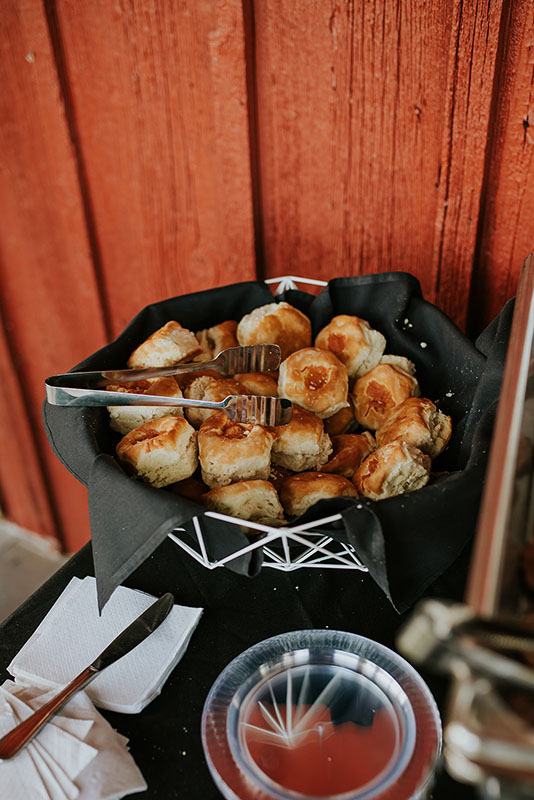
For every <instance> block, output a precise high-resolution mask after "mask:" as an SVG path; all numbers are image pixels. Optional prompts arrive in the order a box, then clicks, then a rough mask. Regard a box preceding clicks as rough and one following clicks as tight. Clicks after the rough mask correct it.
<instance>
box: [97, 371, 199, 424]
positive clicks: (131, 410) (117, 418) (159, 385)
mask: <svg viewBox="0 0 534 800" xmlns="http://www.w3.org/2000/svg"><path fill="white" fill-rule="evenodd" d="M106 391H108V392H121V393H126V394H155V395H159V396H160V397H182V392H181V390H180V387H179V386H178V384H177V383H176V381H175V380H174V378H172V377H171V378H150V379H149V380H146V381H131V382H129V383H114V384H109V386H106ZM108 412H109V424H110V426H111V429H112V430H114V431H117V433H122V434H125V433H129V432H130V431H133V429H134V428H137V427H139V425H142V424H143V422H148V421H149V420H151V419H156V418H157V417H167V416H172V415H174V416H176V417H183V415H184V410H183V408H180V407H179V406H108Z"/></svg>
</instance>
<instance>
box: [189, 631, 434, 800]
mask: <svg viewBox="0 0 534 800" xmlns="http://www.w3.org/2000/svg"><path fill="white" fill-rule="evenodd" d="M202 741H203V746H204V752H205V754H206V759H207V762H208V765H209V768H210V771H211V774H212V776H213V778H214V780H215V783H216V784H217V786H218V788H219V789H220V791H221V792H222V794H223V795H224V796H225V797H226V798H229V800H230V799H231V800H235V799H236V798H239V800H286V798H287V799H288V800H289V799H291V800H303V798H335V800H379V799H380V800H409V798H423V797H425V795H426V793H427V791H428V789H429V786H430V785H431V779H432V776H433V774H434V771H435V767H436V764H437V760H438V758H439V755H440V752H441V722H440V718H439V713H438V710H437V707H436V704H435V702H434V700H433V698H432V695H431V694H430V691H429V690H428V688H427V686H426V684H425V683H424V682H423V680H422V679H421V677H420V676H419V675H418V674H417V672H416V671H415V670H414V669H413V668H412V667H411V666H410V665H409V664H408V663H407V662H406V661H404V659H402V658H401V657H400V656H398V655H397V654H396V653H394V652H393V651H391V650H389V649H388V648H386V647H384V646H383V645H380V644H378V643H377V642H373V641H372V640H370V639H366V638H364V637H362V636H357V635H355V634H350V633H344V632H341V631H328V630H304V631H295V632H292V633H286V634H282V635H280V636H275V637H273V638H271V639H267V640H265V641H263V642H260V643H259V644H257V645H255V646H254V647H251V648H250V649H249V650H247V651H245V652H244V653H242V654H241V655H240V656H238V657H237V658H236V659H234V661H232V662H231V663H230V664H229V665H228V666H227V667H226V668H225V669H224V670H223V672H222V673H221V674H220V675H219V677H218V678H217V680H216V681H215V683H214V685H213V687H212V689H211V690H210V693H209V695H208V697H207V699H206V703H205V706H204V712H203V716H202Z"/></svg>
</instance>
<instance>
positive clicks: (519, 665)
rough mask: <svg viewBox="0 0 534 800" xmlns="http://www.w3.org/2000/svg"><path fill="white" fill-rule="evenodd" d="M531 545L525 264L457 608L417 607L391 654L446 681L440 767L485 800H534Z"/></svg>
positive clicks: (531, 329)
mask: <svg viewBox="0 0 534 800" xmlns="http://www.w3.org/2000/svg"><path fill="white" fill-rule="evenodd" d="M533 541H534V256H533V255H532V254H531V255H530V256H529V257H528V258H527V259H526V260H525V263H524V264H523V269H522V272H521V278H520V282H519V287H518V292H517V298H516V304H515V309H514V317H513V324H512V330H511V333H510V341H509V345H508V353H507V358H506V365H505V370H504V375H503V383H502V389H501V395H500V400H499V407H498V411H497V418H496V422H495V430H494V435H493V441H492V448H491V454H490V459H489V463H488V470H487V475H486V481H485V486H484V494H483V499H482V504H481V510H480V515H479V520H478V526H477V534H476V541H475V547H474V552H473V559H472V563H471V568H470V573H469V581H468V586H467V591H466V597H465V605H463V604H447V603H443V602H442V601H438V600H425V601H423V602H422V603H420V604H419V606H418V607H417V608H416V610H415V612H414V614H413V616H412V618H411V619H410V620H409V621H408V623H407V624H406V625H405V626H404V628H403V629H402V630H401V632H400V634H399V637H398V641H397V644H398V646H399V649H400V650H401V651H402V652H403V653H404V654H405V655H407V656H408V658H410V659H411V660H412V661H414V662H417V663H420V664H425V665H427V666H428V667H430V668H434V669H436V670H439V671H442V672H446V673H448V674H450V675H452V677H453V680H452V691H451V697H450V701H449V710H448V714H447V724H446V727H445V750H444V754H445V761H446V765H447V769H448V771H449V772H450V773H451V774H452V775H453V776H454V777H455V778H457V779H458V780H460V781H464V782H468V783H472V784H475V785H477V786H478V787H479V790H480V791H481V792H482V794H483V796H484V797H486V798H501V799H503V800H504V798H509V799H510V800H511V799H512V798H513V800H516V799H517V800H519V798H521V800H523V798H534V655H533V654H534V615H533V618H532V620H531V621H530V622H528V623H527V621H526V620H525V612H526V611H527V608H528V599H527V596H526V593H525V583H524V580H522V557H523V556H524V553H525V547H526V546H527V544H528V543H529V542H533Z"/></svg>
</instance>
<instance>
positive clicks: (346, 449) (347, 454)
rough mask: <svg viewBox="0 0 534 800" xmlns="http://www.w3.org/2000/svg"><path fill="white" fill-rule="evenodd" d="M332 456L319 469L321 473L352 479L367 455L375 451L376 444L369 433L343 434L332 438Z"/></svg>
mask: <svg viewBox="0 0 534 800" xmlns="http://www.w3.org/2000/svg"><path fill="white" fill-rule="evenodd" d="M331 438H332V447H333V454H332V457H331V458H330V460H329V461H328V462H327V463H326V464H325V465H324V466H323V467H321V470H322V471H323V472H334V473H335V474H336V475H343V477H344V478H349V480H351V479H352V476H353V475H354V473H355V472H356V470H357V469H358V467H359V466H360V464H361V463H362V462H363V461H365V459H366V458H367V456H368V455H370V453H372V452H373V450H376V442H375V440H374V438H373V436H372V435H371V434H370V433H369V431H365V432H364V433H345V434H341V435H340V436H332V437H331Z"/></svg>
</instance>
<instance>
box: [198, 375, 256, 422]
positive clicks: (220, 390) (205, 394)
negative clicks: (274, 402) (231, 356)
mask: <svg viewBox="0 0 534 800" xmlns="http://www.w3.org/2000/svg"><path fill="white" fill-rule="evenodd" d="M233 394H250V392H249V391H248V390H247V389H246V388H245V387H244V386H243V385H242V384H241V383H240V382H239V381H237V380H235V379H234V378H212V377H211V376H209V375H203V376H201V377H200V378H197V379H196V380H194V381H193V382H192V383H190V384H189V386H188V387H187V388H185V389H184V395H185V397H186V398H187V399H189V400H209V401H210V402H214V403H220V402H221V401H222V400H225V399H226V398H227V397H228V396H229V395H233ZM216 412H217V409H212V408H196V407H195V406H192V407H190V408H186V409H185V416H186V417H187V419H188V420H189V422H190V423H191V425H193V427H195V428H200V426H201V425H202V423H203V422H204V421H205V420H207V419H208V417H210V416H211V415H212V414H215V413H216Z"/></svg>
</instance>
